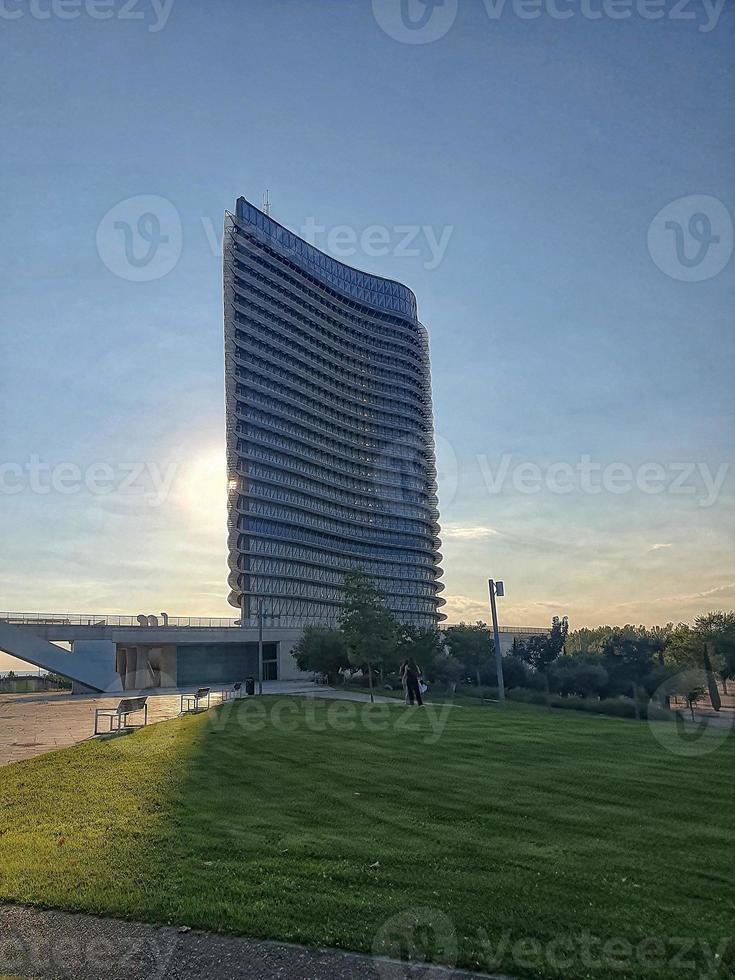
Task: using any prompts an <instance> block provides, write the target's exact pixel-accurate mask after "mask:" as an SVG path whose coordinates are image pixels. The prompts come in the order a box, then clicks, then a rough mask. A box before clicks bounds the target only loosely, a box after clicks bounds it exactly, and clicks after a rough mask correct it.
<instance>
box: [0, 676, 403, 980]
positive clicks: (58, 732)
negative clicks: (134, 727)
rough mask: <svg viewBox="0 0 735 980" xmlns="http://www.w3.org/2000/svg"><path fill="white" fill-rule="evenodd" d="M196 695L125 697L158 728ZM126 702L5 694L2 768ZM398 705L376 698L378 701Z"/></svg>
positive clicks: (277, 686) (296, 686) (313, 692)
mask: <svg viewBox="0 0 735 980" xmlns="http://www.w3.org/2000/svg"><path fill="white" fill-rule="evenodd" d="M193 690H195V688H185V689H182V690H181V691H180V690H177V689H175V688H170V689H167V690H162V691H160V692H157V693H156V694H152V693H151V692H150V691H140V692H135V691H126V692H125V694H124V697H133V696H135V694H136V693H140V694H144V695H148V698H149V700H148V722H149V724H152V723H154V722H157V721H167V720H168V719H170V718H175V717H176V716H177V715H178V713H179V707H180V704H181V697H180V695H181V693H182V692H191V691H193ZM263 694H270V695H273V694H278V695H290V696H294V695H300V696H304V695H306V696H309V697H322V698H324V697H326V698H340V699H347V700H350V701H366V700H369V695H368V694H362V693H360V692H359V691H358V692H354V691H339V690H333V689H332V688H329V687H321V686H318V685H316V684H313V683H312V682H310V681H266V682H264V684H263ZM121 697H122V695H120V694H116V695H114V696H113V697H108V696H106V695H99V696H94V695H89V694H79V695H70V694H58V693H44V694H5V695H0V766H4V765H7V764H8V763H9V762H19V761H20V760H22V759H31V758H33V757H34V756H37V755H43V754H44V753H45V752H53V751H54V750H55V749H61V748H65V747H66V746H68V745H76V744H78V743H79V742H83V741H85V740H86V739H88V738H90V737H91V735H92V732H93V731H94V712H95V708H109V707H116V706H117V704H118V703H119V702H120V700H121ZM218 698H219V695H216V694H214V693H213V694H212V704H215V703H216V702H217V700H218ZM392 700H393V699H391V698H381V697H376V701H392ZM0 976H1V974H0Z"/></svg>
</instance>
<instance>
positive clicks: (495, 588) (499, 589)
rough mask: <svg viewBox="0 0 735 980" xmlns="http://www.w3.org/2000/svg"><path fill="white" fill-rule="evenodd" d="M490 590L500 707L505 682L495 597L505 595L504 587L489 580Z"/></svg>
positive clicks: (503, 701)
mask: <svg viewBox="0 0 735 980" xmlns="http://www.w3.org/2000/svg"><path fill="white" fill-rule="evenodd" d="M487 584H488V588H489V590H490V611H491V612H492V615H493V638H494V640H495V668H496V670H497V674H498V700H499V701H500V703H501V705H502V704H505V682H504V680H503V656H502V654H501V652H500V632H499V630H498V610H497V609H496V607H495V596H504V595H505V586H504V585H503V583H502V582H496V581H494V580H493V579H491V578H489V579H488V580H487Z"/></svg>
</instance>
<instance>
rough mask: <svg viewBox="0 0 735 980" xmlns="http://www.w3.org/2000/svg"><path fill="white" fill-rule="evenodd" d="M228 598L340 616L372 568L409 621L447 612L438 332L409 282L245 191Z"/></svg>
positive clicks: (239, 235) (228, 254) (270, 608)
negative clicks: (330, 245) (279, 217)
mask: <svg viewBox="0 0 735 980" xmlns="http://www.w3.org/2000/svg"><path fill="white" fill-rule="evenodd" d="M224 320H225V381H226V401H227V406H226V407H227V461H228V474H229V491H228V498H229V499H228V506H229V519H228V526H229V563H230V575H229V584H230V588H231V592H230V596H229V601H230V603H231V604H232V605H234V606H237V607H238V608H240V609H242V610H243V612H244V616H245V622H246V623H247V624H249V625H255V623H256V615H257V603H258V599H260V598H262V599H263V600H264V606H265V609H266V611H267V613H268V614H269V615H272V616H277V617H279V618H278V619H277V621H276V622H277V623H278V625H279V626H280V627H285V628H289V627H301V626H306V625H316V624H325V625H327V624H333V623H334V622H335V621H336V620H337V618H338V616H339V611H340V604H341V592H340V584H341V582H342V577H343V574H344V572H345V571H346V570H348V569H351V568H362V569H363V570H364V571H365V572H366V573H367V574H368V575H370V576H371V577H372V578H373V579H374V580H375V581H376V584H377V585H378V587H379V588H380V589H381V591H382V592H383V594H384V596H385V601H386V604H387V605H388V607H389V608H390V609H391V610H392V611H393V612H394V613H395V615H396V617H397V618H398V619H399V620H400V621H401V622H404V623H412V624H414V625H416V626H423V627H427V626H432V625H435V624H436V623H437V622H438V621H439V620H441V619H444V618H445V617H444V615H443V614H442V613H441V612H440V611H439V607H440V606H441V605H443V604H444V600H443V599H442V598H441V597H440V596H439V592H440V591H441V590H442V589H443V585H442V584H441V582H440V581H439V578H440V576H441V574H442V572H441V568H440V566H439V562H440V559H441V555H440V554H439V550H438V549H439V544H440V541H439V537H438V535H439V512H438V509H437V497H436V489H437V488H436V463H435V456H434V431H433V417H432V405H431V376H430V367H429V344H428V336H427V333H426V330H425V328H424V327H423V326H422V325H421V324H420V323H419V321H418V318H417V315H416V298H415V296H414V295H413V293H412V292H411V290H410V289H408V288H407V287H406V286H403V285H401V284H400V283H397V282H392V281H391V280H388V279H381V278H380V277H378V276H371V275H367V274H366V273H364V272H359V271H358V270H356V269H352V268H350V267H349V266H347V265H344V264H342V263H341V262H338V261H336V260H335V259H333V258H331V257H330V256H328V255H325V254H324V253H323V252H320V251H319V250H318V249H316V248H315V247H314V246H313V245H310V244H308V243H307V242H305V241H303V240H302V239H300V238H298V237H297V236H295V235H294V234H292V233H291V232H290V231H288V230H287V229H286V228H284V227H283V226H282V225H279V224H278V223H277V222H276V221H274V220H273V219H272V218H270V217H269V216H268V215H266V214H264V213H263V212H262V211H259V210H258V209H257V208H255V207H254V206H253V205H252V204H250V203H249V202H248V201H246V200H245V199H244V198H242V197H241V198H239V199H238V202H237V209H236V213H235V214H234V215H232V214H229V212H228V213H227V215H226V217H225V236H224Z"/></svg>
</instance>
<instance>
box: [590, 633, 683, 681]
mask: <svg viewBox="0 0 735 980" xmlns="http://www.w3.org/2000/svg"><path fill="white" fill-rule="evenodd" d="M669 632H670V627H666V628H664V629H662V628H661V627H656V628H654V629H647V628H646V627H645V626H631V625H630V624H626V625H625V626H615V627H613V628H612V629H611V630H610V632H609V634H608V635H607V636H606V637H605V638H604V639H603V641H602V643H601V656H602V666H603V667H604V668H605V670H606V671H607V673H608V676H609V685H608V693H609V694H611V695H613V696H615V695H619V694H626V695H629V694H630V693H631V691H633V692H634V693H635V692H636V691H637V689H638V688H639V687H644V688H645V689H646V690H648V691H649V693H651V692H650V690H649V689H650V686H651V685H650V678H651V677H652V676H653V674H654V670H655V668H657V667H659V666H660V665H661V661H662V658H663V655H664V650H665V646H666V643H667V642H668V636H669Z"/></svg>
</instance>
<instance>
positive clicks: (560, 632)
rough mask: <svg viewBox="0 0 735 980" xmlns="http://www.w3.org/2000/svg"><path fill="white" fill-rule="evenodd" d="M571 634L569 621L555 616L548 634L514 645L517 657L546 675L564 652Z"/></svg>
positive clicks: (532, 637)
mask: <svg viewBox="0 0 735 980" xmlns="http://www.w3.org/2000/svg"><path fill="white" fill-rule="evenodd" d="M568 634H569V620H568V619H567V617H566V616H564V618H563V619H560V618H559V617H558V616H554V618H553V619H552V620H551V629H550V630H549V632H548V633H546V634H538V635H537V636H529V637H528V638H527V639H525V640H519V641H518V642H517V643H516V644H514V648H515V652H516V656H518V657H520V658H521V660H523V661H524V662H525V663H527V664H528V666H529V667H531V668H532V669H533V670H537V671H539V673H542V674H544V673H546V670H547V668H548V667H549V665H550V664H552V663H553V662H554V661H555V660H557V659H558V658H559V657H560V656H561V655H562V653H563V652H564V644H565V643H566V639H567V636H568Z"/></svg>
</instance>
